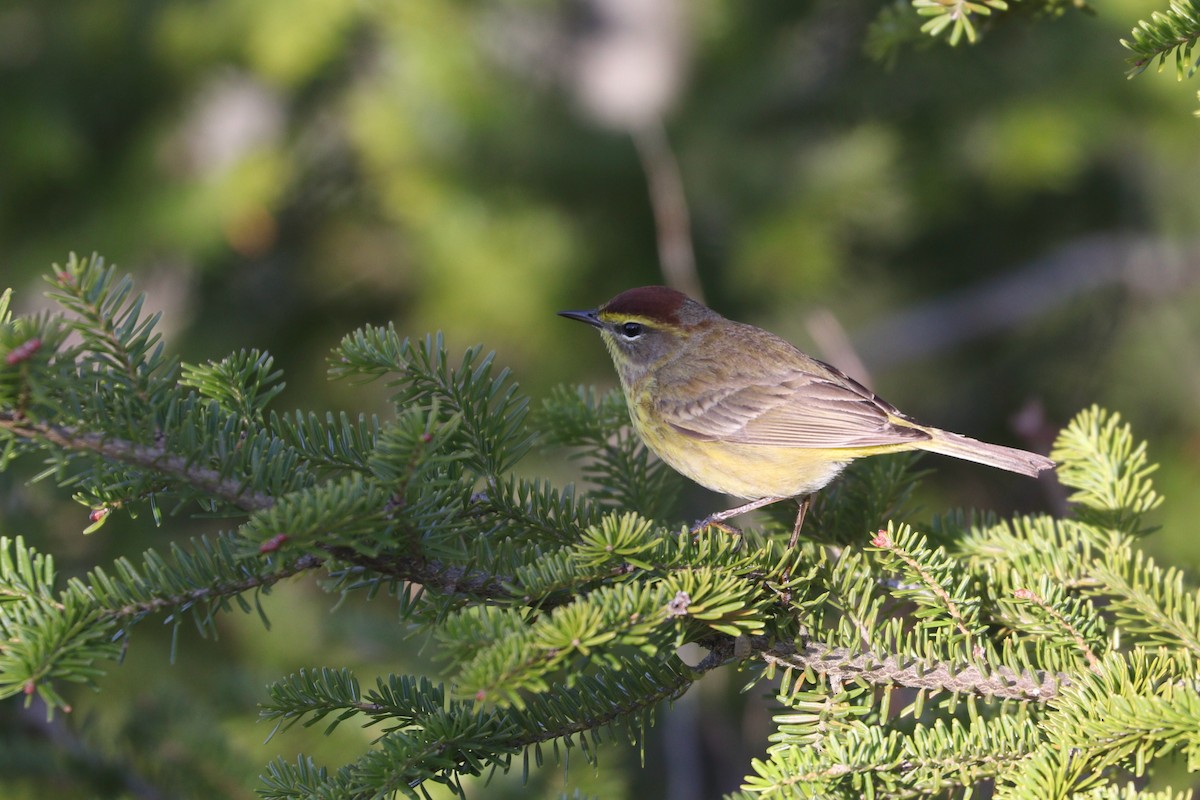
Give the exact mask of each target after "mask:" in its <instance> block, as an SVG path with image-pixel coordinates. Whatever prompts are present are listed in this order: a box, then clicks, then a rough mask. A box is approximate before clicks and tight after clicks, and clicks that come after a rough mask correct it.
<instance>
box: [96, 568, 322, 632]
mask: <svg viewBox="0 0 1200 800" xmlns="http://www.w3.org/2000/svg"><path fill="white" fill-rule="evenodd" d="M321 563H322V560H321V559H320V558H318V557H316V556H313V555H303V556H300V557H299V558H296V559H294V560H292V561H291V562H286V563H282V564H280V566H279V567H278V569H275V570H267V571H264V572H260V573H257V574H252V575H247V576H246V577H244V578H241V579H239V580H231V581H221V582H217V583H213V584H209V585H204V586H197V587H195V588H193V589H189V590H187V591H184V592H180V593H176V594H159V595H153V596H149V597H146V598H145V599H143V600H139V601H133V602H129V603H126V604H124V605H121V606H116V607H112V608H106V609H103V610H102V611H100V613H99V615H98V616H99V618H101V619H111V620H115V621H118V622H125V621H128V620H129V619H131V618H132V619H140V618H142V617H144V616H146V615H147V614H153V613H156V612H159V611H169V610H181V609H187V608H190V607H192V606H195V605H199V604H213V603H218V602H221V601H223V600H225V599H228V598H230V597H236V596H238V595H243V594H245V593H246V592H250V591H255V590H260V589H268V588H270V587H271V586H274V585H275V584H277V583H279V582H280V581H281V580H284V579H285V578H290V577H292V576H294V575H299V574H301V573H303V572H308V571H309V570H313V569H316V568H317V567H320V566H321Z"/></svg>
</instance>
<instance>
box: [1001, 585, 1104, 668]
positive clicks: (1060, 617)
mask: <svg viewBox="0 0 1200 800" xmlns="http://www.w3.org/2000/svg"><path fill="white" fill-rule="evenodd" d="M1013 596H1014V597H1016V598H1017V599H1018V600H1028V601H1029V602H1031V603H1033V604H1034V605H1035V606H1037V607H1038V608H1039V609H1040V610H1041V611H1042V613H1043V614H1045V615H1046V616H1048V617H1050V619H1052V620H1053V621H1054V622H1055V623H1056V624H1057V625H1058V626H1059V627H1061V628H1062V629H1063V630H1065V631H1066V632H1067V633H1068V634H1069V635H1070V637H1071V638H1072V639H1073V640H1074V642H1075V644H1076V646H1077V647H1078V648H1079V651H1080V652H1081V653H1083V657H1084V658H1085V659H1087V662H1088V666H1089V667H1091V668H1092V669H1095V668H1096V666H1097V665H1098V664H1099V663H1100V659H1099V658H1097V657H1096V651H1095V650H1093V649H1092V646H1091V645H1090V644H1088V641H1087V639H1085V638H1084V636H1083V634H1082V633H1081V632H1080V630H1079V628H1077V627H1075V625H1074V624H1072V623H1071V621H1070V620H1069V619H1067V617H1066V615H1065V614H1063V613H1062V612H1061V611H1060V610H1058V609H1057V608H1055V607H1054V605H1053V604H1051V603H1049V602H1047V601H1046V599H1045V598H1044V597H1042V596H1041V595H1040V594H1038V593H1037V592H1035V591H1033V590H1032V589H1017V590H1015V591H1014V592H1013Z"/></svg>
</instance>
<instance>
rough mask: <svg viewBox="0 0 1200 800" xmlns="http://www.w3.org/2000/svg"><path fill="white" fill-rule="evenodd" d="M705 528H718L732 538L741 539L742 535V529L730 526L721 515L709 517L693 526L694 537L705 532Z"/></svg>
mask: <svg viewBox="0 0 1200 800" xmlns="http://www.w3.org/2000/svg"><path fill="white" fill-rule="evenodd" d="M705 528H716V529H717V530H721V531H724V532H725V533H728V534H729V535H730V536H738V537H740V536H741V535H742V529H741V528H739V527H737V526H735V525H730V524H729V523H728V522H726V521H725V518H724V517H722V516H721V515H720V514H710V515H709V516H707V517H705V518H704V519H702V520H700V521H699V522H697V523H696V524H694V525H692V528H691V534H692V536H696V535H697V534H699V533H700V532H701V531H703V530H704V529H705Z"/></svg>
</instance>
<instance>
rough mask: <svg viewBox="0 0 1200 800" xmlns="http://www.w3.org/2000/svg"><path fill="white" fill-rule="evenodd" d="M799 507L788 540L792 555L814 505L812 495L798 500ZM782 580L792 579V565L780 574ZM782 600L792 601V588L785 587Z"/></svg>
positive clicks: (788, 602) (787, 602) (785, 602)
mask: <svg viewBox="0 0 1200 800" xmlns="http://www.w3.org/2000/svg"><path fill="white" fill-rule="evenodd" d="M797 502H798V503H799V508H797V509H796V521H795V523H793V524H792V538H791V539H789V540H788V554H789V555H790V554H791V553H792V551H793V550H795V549H796V543H797V542H799V541H800V529H801V528H803V527H804V515H805V514H807V513H808V507H809V506H810V505H812V495H810V494H806V495H804V497H801V498H800V499H799V500H798V501H797ZM780 577H781V578H782V582H783V583H784V584H786V583H787V582H788V581H790V580H791V579H792V570H791V568H790V567H784V568H783V575H781V576H780ZM781 597H782V600H783V602H784V604H785V605H791V603H792V590H791V589H784V590H783V594H782V596H781Z"/></svg>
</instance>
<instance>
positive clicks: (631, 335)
mask: <svg viewBox="0 0 1200 800" xmlns="http://www.w3.org/2000/svg"><path fill="white" fill-rule="evenodd" d="M621 334H622V335H623V336H624V337H625V338H626V339H636V338H637V337H639V336H641V335H642V326H641V323H638V322H626V323H625V324H624V325H622V326H621Z"/></svg>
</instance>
